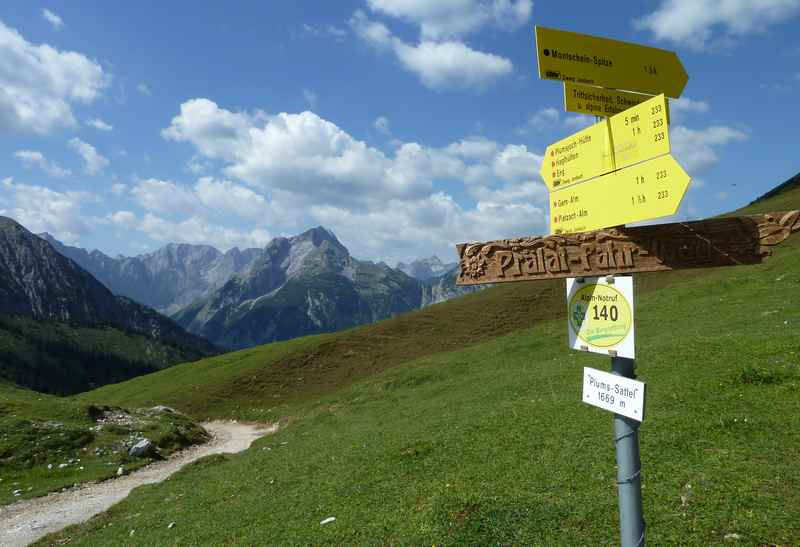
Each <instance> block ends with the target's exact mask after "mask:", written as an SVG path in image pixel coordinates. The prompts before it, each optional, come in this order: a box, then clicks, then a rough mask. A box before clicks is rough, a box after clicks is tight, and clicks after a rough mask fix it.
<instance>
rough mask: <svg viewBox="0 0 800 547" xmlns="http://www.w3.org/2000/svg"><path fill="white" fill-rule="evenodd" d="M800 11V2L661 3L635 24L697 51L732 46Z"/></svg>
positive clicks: (714, 0)
mask: <svg viewBox="0 0 800 547" xmlns="http://www.w3.org/2000/svg"><path fill="white" fill-rule="evenodd" d="M798 12H800V0H662V2H661V5H660V6H659V8H658V9H656V11H654V12H652V13H649V14H648V15H645V16H644V17H641V18H639V19H636V20H635V21H634V26H635V27H636V28H638V29H640V30H649V31H650V32H652V33H653V35H654V36H655V38H656V39H658V40H665V41H669V42H673V43H675V44H679V45H685V46H688V47H692V48H695V49H702V48H705V47H708V46H710V47H715V46H717V45H721V44H732V43H734V42H735V41H736V39H737V38H738V37H740V36H743V35H745V34H749V33H753V32H762V31H764V30H765V29H766V28H767V27H768V26H769V25H771V24H777V23H781V22H784V21H786V20H787V19H789V18H791V17H793V16H795V15H797V13H798Z"/></svg>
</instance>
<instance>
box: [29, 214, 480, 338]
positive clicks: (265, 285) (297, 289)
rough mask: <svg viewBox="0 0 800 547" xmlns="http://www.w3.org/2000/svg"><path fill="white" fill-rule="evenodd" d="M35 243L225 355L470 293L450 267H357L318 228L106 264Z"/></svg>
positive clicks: (90, 255) (92, 254) (431, 261)
mask: <svg viewBox="0 0 800 547" xmlns="http://www.w3.org/2000/svg"><path fill="white" fill-rule="evenodd" d="M40 237H42V238H43V239H45V240H47V241H48V242H49V243H50V244H51V245H52V246H53V247H54V248H55V249H56V250H57V251H58V252H59V253H61V254H63V255H64V256H66V257H69V258H70V259H72V260H74V261H75V262H76V263H77V264H79V265H81V266H82V267H83V268H84V269H86V270H87V271H88V272H90V273H91V274H92V275H94V276H95V277H96V278H97V279H98V280H99V281H100V282H101V283H103V284H104V285H106V286H107V287H108V288H109V289H110V290H111V291H112V292H114V293H115V294H118V295H122V296H127V297H129V298H131V299H133V300H136V301H138V302H141V303H142V304H145V305H148V306H151V307H153V308H155V309H157V310H159V311H160V312H162V313H164V314H167V315H170V316H171V317H172V318H173V319H174V320H175V321H176V322H177V323H178V324H180V325H181V326H183V327H185V328H186V329H187V330H188V331H189V332H192V333H194V334H197V335H200V336H203V337H204V338H207V339H208V340H210V341H212V342H213V343H215V344H217V345H219V346H221V347H225V348H228V349H240V348H245V347H250V346H254V345H258V344H263V343H267V342H272V341H275V340H285V339H288V338H294V337H297V336H303V335H307V334H315V333H322V332H331V331H336V330H340V329H344V328H349V327H353V326H356V325H360V324H364V323H370V322H373V321H377V320H380V319H385V318H388V317H392V316H394V315H397V314H400V313H405V312H408V311H411V310H415V309H419V308H422V307H424V306H427V305H430V304H435V303H437V302H442V301H444V300H448V299H450V298H453V297H456V296H459V295H461V294H464V293H467V292H472V291H474V290H476V289H475V288H473V287H458V286H456V284H455V278H456V270H455V267H456V264H444V263H443V262H442V261H441V260H440V259H439V258H438V257H436V256H433V257H430V258H427V259H421V260H416V261H413V262H411V263H409V264H407V265H406V264H403V263H400V264H398V268H391V267H389V266H388V265H386V264H385V263H383V262H379V263H374V262H370V261H363V260H357V259H355V258H353V257H352V256H350V253H349V251H348V250H347V248H345V246H344V245H342V244H341V242H339V240H338V239H337V238H336V236H335V235H334V234H333V232H331V231H330V230H327V229H326V228H324V227H321V226H318V227H316V228H312V229H310V230H307V231H305V232H303V233H302V234H299V235H296V236H294V237H289V238H286V237H278V238H275V239H273V240H272V241H271V242H270V243H269V244H268V245H267V246H266V247H264V248H263V249H244V250H240V249H238V248H233V249H231V250H229V251H227V252H225V253H223V252H221V251H219V250H217V249H215V248H214V247H210V246H208V245H189V244H169V245H166V246H165V247H162V248H160V249H158V250H157V251H155V252H152V253H148V254H142V255H139V256H135V257H124V256H118V257H116V258H112V257H110V256H108V255H106V254H104V253H102V252H100V251H97V250H94V251H87V250H85V249H81V248H78V247H71V246H68V245H64V244H63V243H61V242H60V241H58V240H56V239H55V238H54V237H52V236H51V235H50V234H46V233H45V234H41V235H40Z"/></svg>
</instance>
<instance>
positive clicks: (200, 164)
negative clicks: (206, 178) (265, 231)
mask: <svg viewBox="0 0 800 547" xmlns="http://www.w3.org/2000/svg"><path fill="white" fill-rule="evenodd" d="M212 167H213V166H212V164H211V162H209V161H206V160H204V159H203V158H202V157H200V156H199V155H197V154H195V155H193V156H192V157H191V158H189V161H187V162H186V171H188V172H189V173H191V174H192V175H202V174H203V173H207V172H208V171H210V170H211V168H212Z"/></svg>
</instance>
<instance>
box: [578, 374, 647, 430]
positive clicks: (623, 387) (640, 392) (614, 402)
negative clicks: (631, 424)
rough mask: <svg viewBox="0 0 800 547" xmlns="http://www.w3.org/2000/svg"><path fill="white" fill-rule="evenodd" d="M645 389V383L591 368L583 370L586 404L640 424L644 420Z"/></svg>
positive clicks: (584, 399)
mask: <svg viewBox="0 0 800 547" xmlns="http://www.w3.org/2000/svg"><path fill="white" fill-rule="evenodd" d="M644 389H645V385H644V382H639V381H637V380H631V379H630V378H625V377H623V376H617V375H616V374H609V373H608V372H603V371H602V370H595V369H593V368H589V367H584V368H583V402H584V403H586V404H590V405H592V406H596V407H598V408H602V409H603V410H609V411H611V412H613V413H615V414H621V415H623V416H627V417H628V418H632V419H634V420H636V421H638V422H641V421H642V420H644Z"/></svg>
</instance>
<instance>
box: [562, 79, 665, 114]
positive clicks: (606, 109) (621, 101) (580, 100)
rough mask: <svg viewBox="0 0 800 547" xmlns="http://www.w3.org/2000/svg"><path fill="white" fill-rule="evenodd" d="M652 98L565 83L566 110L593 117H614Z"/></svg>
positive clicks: (640, 94)
mask: <svg viewBox="0 0 800 547" xmlns="http://www.w3.org/2000/svg"><path fill="white" fill-rule="evenodd" d="M650 98H652V95H644V94H642V93H629V92H627V91H617V90H616V89H604V88H602V87H594V86H591V85H580V84H573V83H571V82H564V110H566V111H567V112H576V113H578V114H590V115H592V116H604V117H608V116H613V115H614V114H619V113H620V112H622V111H624V110H627V109H629V108H631V107H632V106H636V105H637V104H639V103H643V102H644V101H646V100H648V99H650Z"/></svg>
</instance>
